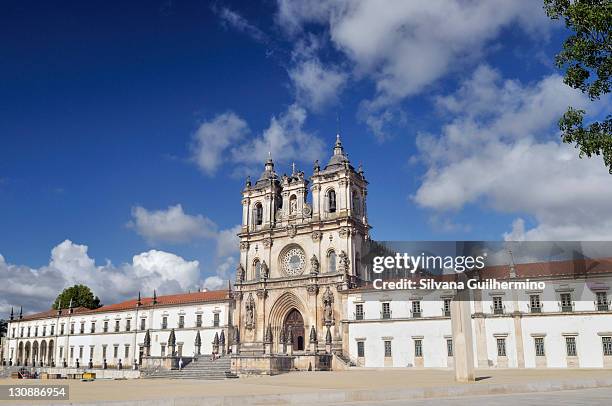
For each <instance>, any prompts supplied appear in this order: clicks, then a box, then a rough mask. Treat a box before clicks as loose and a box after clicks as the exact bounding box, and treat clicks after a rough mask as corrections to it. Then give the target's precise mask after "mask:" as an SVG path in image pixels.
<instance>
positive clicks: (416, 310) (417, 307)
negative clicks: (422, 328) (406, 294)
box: [412, 300, 421, 317]
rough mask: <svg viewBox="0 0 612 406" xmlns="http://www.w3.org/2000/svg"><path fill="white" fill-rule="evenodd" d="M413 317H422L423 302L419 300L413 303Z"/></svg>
mask: <svg viewBox="0 0 612 406" xmlns="http://www.w3.org/2000/svg"><path fill="white" fill-rule="evenodd" d="M412 317H421V302H420V301H419V300H413V301H412Z"/></svg>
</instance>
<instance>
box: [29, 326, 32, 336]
mask: <svg viewBox="0 0 612 406" xmlns="http://www.w3.org/2000/svg"><path fill="white" fill-rule="evenodd" d="M30 330H32V328H31V327H28V337H29V336H30Z"/></svg>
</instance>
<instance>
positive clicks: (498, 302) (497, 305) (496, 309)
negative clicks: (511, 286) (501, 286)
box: [493, 296, 504, 314]
mask: <svg viewBox="0 0 612 406" xmlns="http://www.w3.org/2000/svg"><path fill="white" fill-rule="evenodd" d="M493 314H504V302H503V301H502V297H501V296H493Z"/></svg>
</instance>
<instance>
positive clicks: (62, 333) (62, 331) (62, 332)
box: [60, 323, 64, 335]
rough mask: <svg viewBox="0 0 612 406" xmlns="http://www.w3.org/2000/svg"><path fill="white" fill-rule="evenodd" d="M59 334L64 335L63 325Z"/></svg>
mask: <svg viewBox="0 0 612 406" xmlns="http://www.w3.org/2000/svg"><path fill="white" fill-rule="evenodd" d="M60 334H61V335H64V323H62V324H61V325H60Z"/></svg>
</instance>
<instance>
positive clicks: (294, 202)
mask: <svg viewBox="0 0 612 406" xmlns="http://www.w3.org/2000/svg"><path fill="white" fill-rule="evenodd" d="M290 206H291V207H290V208H289V210H290V213H291V214H295V213H296V212H297V199H293V200H291V203H290Z"/></svg>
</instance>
